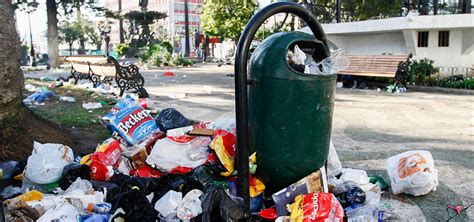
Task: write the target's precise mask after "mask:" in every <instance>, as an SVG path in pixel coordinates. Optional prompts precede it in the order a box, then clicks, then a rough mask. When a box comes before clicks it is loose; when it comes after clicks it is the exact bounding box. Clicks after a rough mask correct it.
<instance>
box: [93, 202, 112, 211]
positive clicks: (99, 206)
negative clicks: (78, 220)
mask: <svg viewBox="0 0 474 222" xmlns="http://www.w3.org/2000/svg"><path fill="white" fill-rule="evenodd" d="M111 209H112V204H110V203H96V204H94V203H89V204H88V205H87V211H89V212H95V213H99V214H105V213H108V212H109V211H110V210H111Z"/></svg>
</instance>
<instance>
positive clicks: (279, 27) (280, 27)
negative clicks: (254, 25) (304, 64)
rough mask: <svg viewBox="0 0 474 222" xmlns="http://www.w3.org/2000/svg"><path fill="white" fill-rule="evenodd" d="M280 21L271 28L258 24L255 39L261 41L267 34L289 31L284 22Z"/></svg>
mask: <svg viewBox="0 0 474 222" xmlns="http://www.w3.org/2000/svg"><path fill="white" fill-rule="evenodd" d="M288 18H289V17H288ZM282 22H283V21H282ZM282 22H278V23H276V24H274V25H273V26H272V27H271V28H265V27H264V26H263V25H262V26H260V28H259V29H258V30H257V33H255V39H257V40H260V41H263V40H264V39H266V38H267V37H268V36H270V35H273V34H275V33H278V32H287V31H289V30H290V29H289V27H288V26H286V25H285V24H282Z"/></svg>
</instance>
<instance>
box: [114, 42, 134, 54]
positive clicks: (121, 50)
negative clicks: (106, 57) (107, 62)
mask: <svg viewBox="0 0 474 222" xmlns="http://www.w3.org/2000/svg"><path fill="white" fill-rule="evenodd" d="M129 49H130V46H128V44H124V43H121V44H117V45H116V46H115V52H117V54H118V55H119V56H124V55H126V54H127V52H128V50H129Z"/></svg>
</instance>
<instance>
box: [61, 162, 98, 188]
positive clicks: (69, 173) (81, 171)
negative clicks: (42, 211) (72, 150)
mask: <svg viewBox="0 0 474 222" xmlns="http://www.w3.org/2000/svg"><path fill="white" fill-rule="evenodd" d="M79 177H80V178H81V179H82V180H90V179H91V169H90V168H89V166H87V165H85V164H78V163H72V164H69V165H67V166H65V167H64V170H63V174H62V177H61V180H59V186H60V187H61V189H62V190H66V189H67V188H69V186H71V184H72V183H74V181H76V179H77V178H79Z"/></svg>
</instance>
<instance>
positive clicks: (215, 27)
mask: <svg viewBox="0 0 474 222" xmlns="http://www.w3.org/2000/svg"><path fill="white" fill-rule="evenodd" d="M256 9H257V3H256V1H255V2H254V1H252V0H243V1H231V0H220V1H216V0H204V6H203V11H202V15H201V24H202V30H203V32H204V34H206V35H208V36H212V37H223V38H226V39H232V40H236V39H237V38H238V37H239V36H240V33H241V32H242V30H243V29H244V27H245V25H246V24H247V22H248V21H249V20H250V18H251V17H252V15H253V14H254V12H255V10H256Z"/></svg>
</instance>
